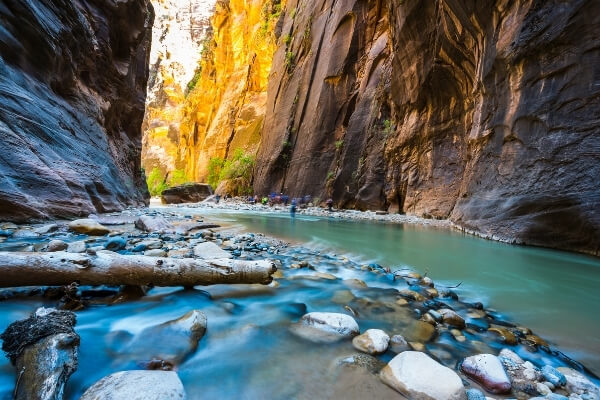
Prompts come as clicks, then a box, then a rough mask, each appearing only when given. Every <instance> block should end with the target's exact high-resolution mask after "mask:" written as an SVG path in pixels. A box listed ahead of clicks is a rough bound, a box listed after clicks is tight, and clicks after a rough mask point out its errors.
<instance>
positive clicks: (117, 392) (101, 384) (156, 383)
mask: <svg viewBox="0 0 600 400" xmlns="http://www.w3.org/2000/svg"><path fill="white" fill-rule="evenodd" d="M103 399H106V400H109V399H114V400H117V399H131V400H165V399H175V400H178V399H186V394H185V390H184V388H183V384H182V383H181V380H180V379H179V377H178V376H177V374H176V373H175V372H171V371H122V372H115V373H114V374H111V375H109V376H107V377H105V378H103V379H102V380H100V381H98V382H97V383H95V384H94V385H93V386H92V387H90V388H89V389H88V390H86V392H85V393H84V394H83V396H82V397H81V400H103Z"/></svg>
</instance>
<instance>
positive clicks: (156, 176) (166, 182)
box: [146, 167, 190, 196]
mask: <svg viewBox="0 0 600 400" xmlns="http://www.w3.org/2000/svg"><path fill="white" fill-rule="evenodd" d="M189 182H190V179H188V177H187V176H186V174H185V171H184V170H182V169H176V170H175V171H172V172H169V173H167V174H166V175H165V174H163V173H162V171H161V170H160V169H159V168H158V167H154V168H152V172H150V175H148V177H147V178H146V184H147V185H148V191H149V192H150V195H151V196H160V195H161V194H162V192H163V191H164V190H166V189H168V188H170V187H173V186H179V185H183V184H186V183H189Z"/></svg>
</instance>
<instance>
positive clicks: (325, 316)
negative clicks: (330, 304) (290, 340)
mask: <svg viewBox="0 0 600 400" xmlns="http://www.w3.org/2000/svg"><path fill="white" fill-rule="evenodd" d="M291 329H292V332H293V333H294V334H295V335H297V336H299V337H302V338H305V339H308V340H310V341H313V342H317V343H330V342H331V343H332V342H336V341H338V340H342V339H348V338H351V337H353V336H356V335H358V333H359V328H358V324H357V323H356V321H355V320H354V318H352V317H351V316H349V315H346V314H339V313H325V312H312V313H308V314H306V315H303V316H302V318H300V321H298V323H297V324H295V325H293V326H292V328H291Z"/></svg>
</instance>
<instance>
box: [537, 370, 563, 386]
mask: <svg viewBox="0 0 600 400" xmlns="http://www.w3.org/2000/svg"><path fill="white" fill-rule="evenodd" d="M541 372H542V375H543V376H544V379H546V380H547V381H548V382H550V383H551V384H552V385H553V386H565V385H566V384H567V378H566V377H565V376H564V375H563V374H562V373H561V372H560V371H558V370H557V369H556V368H554V367H552V366H550V365H544V366H543V367H542V369H541Z"/></svg>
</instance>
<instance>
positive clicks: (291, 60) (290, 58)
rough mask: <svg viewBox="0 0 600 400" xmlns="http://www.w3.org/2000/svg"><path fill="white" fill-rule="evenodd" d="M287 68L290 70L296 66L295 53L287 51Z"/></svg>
mask: <svg viewBox="0 0 600 400" xmlns="http://www.w3.org/2000/svg"><path fill="white" fill-rule="evenodd" d="M285 66H286V67H287V68H288V70H289V69H292V67H293V66H294V53H293V52H291V51H287V52H286V53H285Z"/></svg>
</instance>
